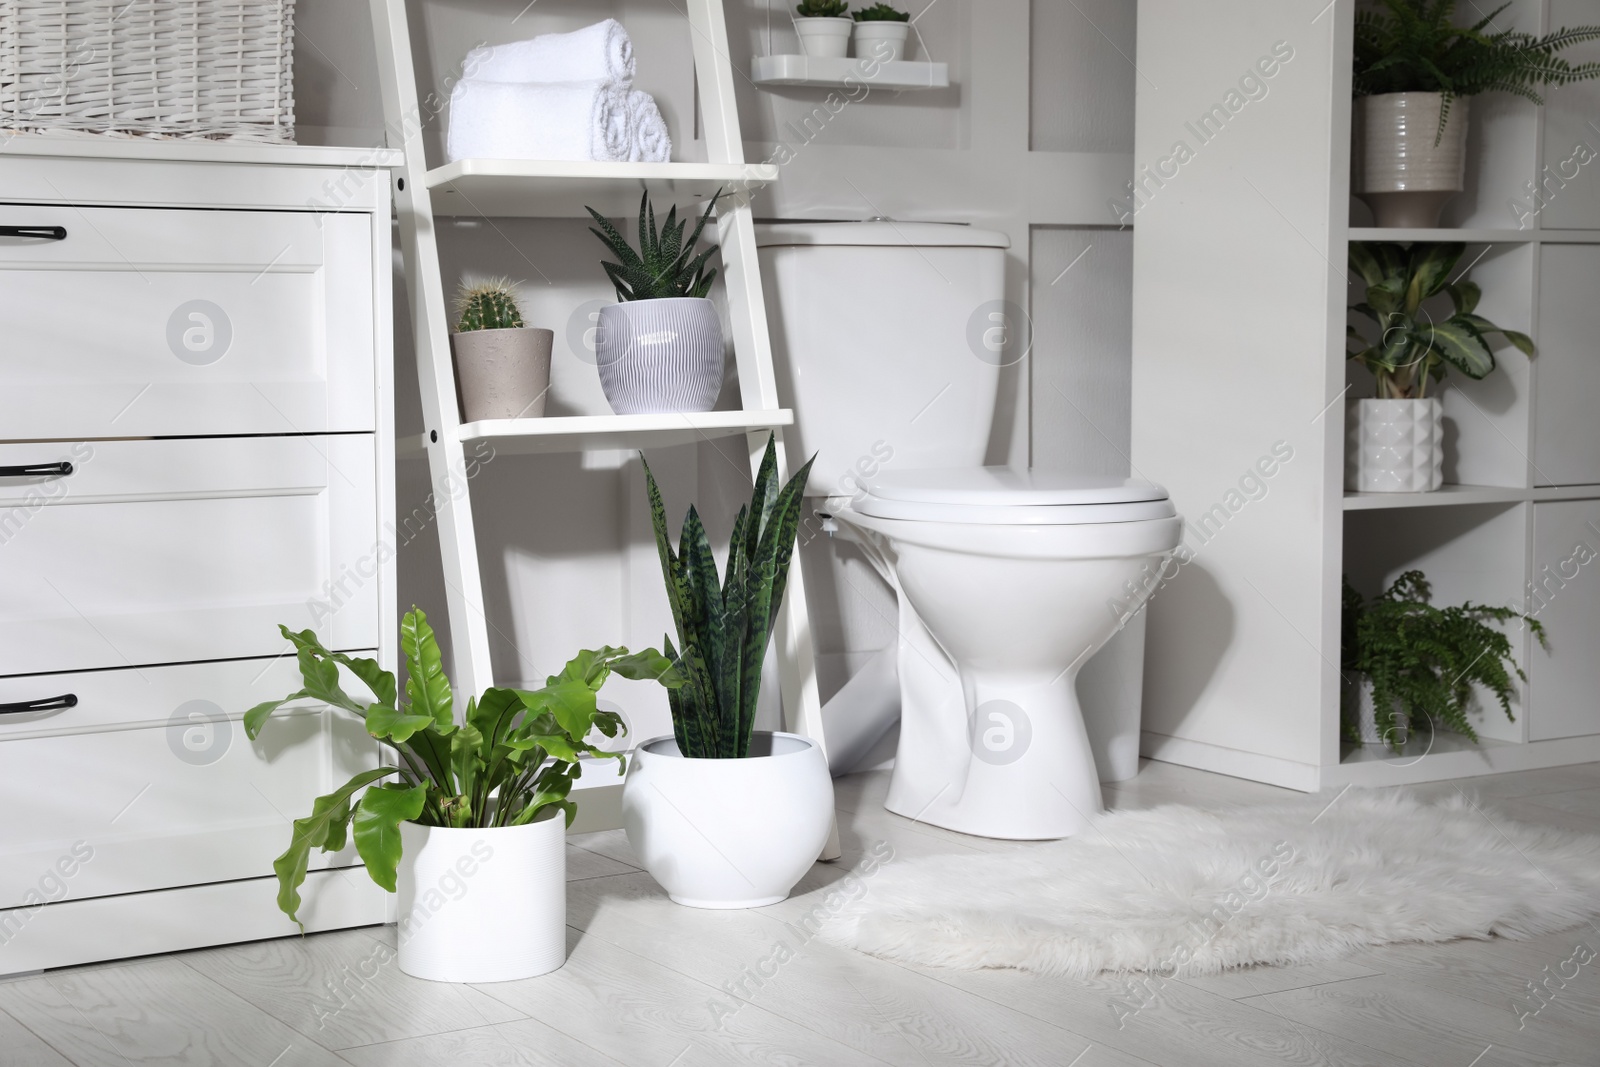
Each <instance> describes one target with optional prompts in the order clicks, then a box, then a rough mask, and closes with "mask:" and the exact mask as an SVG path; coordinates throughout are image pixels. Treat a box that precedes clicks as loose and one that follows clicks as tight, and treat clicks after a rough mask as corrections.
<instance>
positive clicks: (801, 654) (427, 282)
mask: <svg viewBox="0 0 1600 1067" xmlns="http://www.w3.org/2000/svg"><path fill="white" fill-rule="evenodd" d="M407 5H408V0H372V15H373V25H374V29H375V33H376V38H377V48H378V58H379V63H378V67H379V77H380V80H381V83H382V90H383V101H384V111H385V118H386V120H387V123H388V128H389V129H390V130H401V131H404V135H405V143H404V144H403V145H401V146H397V147H401V148H403V150H404V152H405V163H404V165H403V166H402V167H400V168H399V169H397V170H396V171H395V172H394V173H395V202H396V207H397V211H398V214H399V219H400V235H401V247H402V250H403V253H404V256H405V263H406V282H407V287H408V291H409V293H410V298H411V299H410V304H411V312H412V318H413V334H414V338H415V343H416V349H417V372H418V375H419V378H420V383H421V393H422V407H423V419H424V424H425V427H426V428H425V431H424V433H423V435H422V437H421V439H419V440H413V441H412V442H410V448H411V449H412V450H413V451H414V450H416V449H417V448H421V449H422V450H424V451H425V452H426V454H427V458H428V463H429V468H430V473H431V476H432V479H433V483H434V485H435V487H436V492H435V499H436V500H438V501H439V503H440V507H439V511H438V528H439V542H440V550H441V554H442V557H443V569H444V581H445V587H446V591H447V600H448V608H449V617H450V636H451V642H452V651H453V654H454V659H455V663H454V668H455V669H454V675H453V678H454V682H455V684H456V685H457V686H459V687H460V688H461V690H462V691H463V692H470V693H476V692H480V691H481V690H482V689H483V688H484V687H485V686H488V685H491V684H493V682H494V672H493V667H492V664H491V661H490V653H489V624H488V620H487V618H486V617H485V614H484V607H483V599H484V598H483V582H482V572H481V568H480V565H479V559H478V545H477V538H476V532H475V527H474V523H473V515H472V494H471V491H470V484H469V481H468V479H466V478H463V477H461V475H462V473H463V472H464V471H465V470H466V456H465V451H464V446H465V445H466V444H468V443H471V442H475V441H479V440H484V439H492V440H493V441H494V444H495V448H496V451H497V452H506V453H518V452H523V453H537V452H544V453H548V452H582V451H586V450H591V449H604V450H615V449H628V448H650V447H661V446H666V445H675V444H684V443H691V442H695V441H702V440H707V439H711V438H715V437H719V436H732V435H738V434H745V435H746V436H747V441H748V445H749V452H750V461H751V464H752V468H754V466H755V465H757V464H759V462H760V458H761V453H762V451H763V450H764V448H765V446H766V441H767V435H768V433H769V432H776V433H777V435H778V442H779V443H778V463H779V468H780V473H781V474H785V475H786V473H787V468H788V461H787V458H786V455H785V452H784V446H783V428H784V427H786V426H789V425H791V424H792V422H793V416H792V414H791V413H790V412H789V411H786V410H783V409H781V408H780V407H779V405H778V394H777V384H776V378H775V375H774V371H773V363H772V350H771V344H770V341H769V339H768V336H767V321H766V309H765V304H764V303H763V298H762V291H761V275H760V271H759V267H758V264H757V260H756V247H755V227H754V222H753V219H752V215H751V209H750V203H749V198H748V197H740V196H734V197H731V198H730V199H728V200H725V201H723V205H722V206H719V209H718V213H717V231H718V243H719V245H720V247H721V255H722V265H723V266H722V277H723V279H724V284H725V286H726V295H727V304H728V309H729V315H730V318H731V321H732V327H733V348H734V354H735V359H736V363H737V370H738V377H739V391H740V396H741V398H742V400H743V408H742V410H739V411H719V412H707V413H698V414H680V415H646V416H581V417H567V418H550V419H514V420H506V421H504V422H477V423H469V424H463V423H462V421H461V418H460V415H459V410H460V409H459V407H458V404H457V398H456V388H455V378H454V374H453V371H452V366H451V356H450V341H449V319H448V317H447V310H446V304H445V287H444V280H443V278H442V276H441V271H440V265H439V248H438V241H437V229H436V226H437V223H436V219H437V218H440V217H448V216H463V215H470V216H487V217H506V216H511V217H571V218H586V217H587V215H586V213H585V211H584V206H585V205H592V206H594V207H595V208H596V210H599V211H602V212H604V213H607V214H610V215H613V216H626V215H629V214H631V213H632V212H635V211H637V210H638V203H639V196H640V191H641V189H650V190H651V192H652V195H653V196H655V197H656V198H658V199H659V200H662V201H672V200H681V199H683V198H685V197H698V198H702V199H704V198H708V197H710V196H711V195H713V193H714V192H715V191H716V190H717V189H718V188H727V189H729V191H731V192H735V193H737V192H739V191H742V190H747V189H751V188H754V187H758V186H760V185H762V184H765V183H768V182H771V181H773V180H775V179H776V177H777V168H776V167H775V166H772V165H770V164H749V163H746V162H745V160H744V145H743V140H742V138H741V135H740V131H739V116H738V110H737V108H736V106H735V102H734V87H733V77H734V71H733V67H732V62H731V60H730V58H729V51H728V31H727V25H726V22H725V20H724V14H723V9H722V0H687V3H686V14H687V18H688V22H689V29H690V36H691V38H692V40H693V48H694V64H695V73H696V77H697V83H698V87H699V95H700V101H701V109H700V110H701V116H700V118H701V124H702V127H703V131H704V138H705V145H706V151H707V154H708V156H709V161H708V162H704V163H650V164H645V163H573V162H549V161H530V160H505V159H465V160H457V161H455V162H451V163H447V164H444V165H442V166H438V167H434V168H431V169H430V168H429V166H428V161H427V158H426V152H425V148H424V142H423V137H422V131H421V128H420V125H419V124H418V123H416V122H414V121H410V117H412V116H415V115H417V114H419V113H420V109H419V107H418V83H417V74H416V69H415V65H414V62H413V57H412V53H411V42H412V36H411V28H410V23H409V18H408V11H407ZM452 482H454V485H455V489H454V491H451V490H450V489H449V487H450V486H451V485H452ZM791 566H792V568H793V570H792V571H791V575H790V581H789V584H788V592H787V595H786V597H785V602H784V607H783V610H782V612H781V614H780V615H779V621H778V627H777V633H776V636H775V639H776V644H777V651H778V663H779V672H778V674H779V682H780V689H781V695H782V701H783V709H784V715H785V718H786V720H787V726H788V728H789V729H791V730H793V731H795V732H797V733H801V734H804V735H806V736H809V737H811V738H812V739H814V740H815V741H817V742H818V744H819V745H820V744H822V743H823V742H824V739H823V733H822V717H821V702H820V700H819V698H818V693H817V681H816V670H815V666H814V663H813V651H812V638H811V629H810V621H809V618H808V615H807V611H806V602H805V593H804V589H805V583H804V580H803V576H802V575H801V573H800V560H799V558H798V556H796V558H795V559H794V560H793V562H792V564H791ZM605 788H608V789H612V790H615V789H617V788H618V787H614V786H612V787H605ZM587 792H596V793H597V792H599V790H590V791H587ZM591 799H595V798H591ZM589 806H590V807H591V809H593V808H598V809H601V810H605V809H606V808H607V805H606V804H605V803H604V802H602V803H599V804H592V803H591V804H590V805H589ZM611 811H612V812H613V813H619V812H620V808H619V807H617V806H615V805H612V806H611ZM605 825H606V823H605V822H603V821H602V822H598V823H597V822H596V820H595V817H594V815H593V813H592V811H591V812H589V813H586V816H585V818H584V828H585V829H601V828H604V826H605ZM838 855H839V850H838V841H837V833H835V834H834V836H833V839H832V840H830V842H829V844H828V847H827V849H826V850H825V851H824V854H823V858H824V859H831V858H834V857H837V856H838Z"/></svg>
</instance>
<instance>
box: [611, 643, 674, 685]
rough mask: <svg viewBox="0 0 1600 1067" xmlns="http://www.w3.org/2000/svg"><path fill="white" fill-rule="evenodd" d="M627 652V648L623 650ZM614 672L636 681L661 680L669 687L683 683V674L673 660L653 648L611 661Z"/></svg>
mask: <svg viewBox="0 0 1600 1067" xmlns="http://www.w3.org/2000/svg"><path fill="white" fill-rule="evenodd" d="M623 651H624V652H627V650H626V649H624V650H623ZM611 670H612V672H613V673H615V674H617V675H620V676H621V677H623V678H627V679H629V680H630V681H635V682H649V681H654V682H660V683H661V684H662V685H664V686H666V687H667V688H668V689H676V688H677V687H678V686H681V685H682V684H683V676H682V675H681V674H679V673H678V671H677V670H676V669H675V668H674V667H673V666H672V660H670V659H668V658H667V657H666V656H663V655H662V654H661V653H660V652H657V651H656V650H655V649H653V648H647V649H645V650H643V651H642V652H631V653H627V654H626V655H622V656H618V657H617V658H616V659H614V660H612V661H611Z"/></svg>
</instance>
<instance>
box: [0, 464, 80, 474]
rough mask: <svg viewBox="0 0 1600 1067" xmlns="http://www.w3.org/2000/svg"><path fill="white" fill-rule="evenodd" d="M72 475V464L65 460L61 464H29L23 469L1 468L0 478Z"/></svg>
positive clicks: (22, 467)
mask: <svg viewBox="0 0 1600 1067" xmlns="http://www.w3.org/2000/svg"><path fill="white" fill-rule="evenodd" d="M71 473H72V464H70V463H68V462H66V461H65V460H63V461H62V462H60V463H28V464H24V465H23V466H21V467H0V478H36V477H41V476H42V477H46V478H65V477H66V476H67V475H69V474H71Z"/></svg>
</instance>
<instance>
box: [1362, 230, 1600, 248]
mask: <svg viewBox="0 0 1600 1067" xmlns="http://www.w3.org/2000/svg"><path fill="white" fill-rule="evenodd" d="M1540 236H1541V234H1540V231H1538V230H1455V229H1448V228H1447V229H1434V230H1408V229H1399V228H1393V229H1386V228H1383V227H1378V226H1352V227H1351V228H1350V240H1352V241H1465V242H1466V243H1467V244H1480V245H1484V244H1525V243H1528V242H1532V241H1537V240H1539V239H1540ZM1596 236H1597V237H1600V234H1597V235H1596Z"/></svg>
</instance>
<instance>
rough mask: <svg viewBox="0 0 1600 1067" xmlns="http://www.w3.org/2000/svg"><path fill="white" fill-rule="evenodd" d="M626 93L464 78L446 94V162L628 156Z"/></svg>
mask: <svg viewBox="0 0 1600 1067" xmlns="http://www.w3.org/2000/svg"><path fill="white" fill-rule="evenodd" d="M633 143H634V138H633V111H632V109H631V107H630V106H629V101H628V91H627V90H626V89H624V88H622V87H621V86H616V85H608V84H605V83H602V82H589V83H587V84H575V85H512V84H507V83H506V82H496V81H480V80H477V79H467V80H465V81H460V82H457V83H456V87H455V88H454V89H453V90H452V91H451V93H450V131H449V134H448V136H447V137H446V139H445V154H446V155H447V156H449V158H450V159H452V160H456V159H470V158H487V159H575V160H599V161H601V162H605V163H621V162H625V161H627V160H628V159H629V158H631V157H632V155H633Z"/></svg>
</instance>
